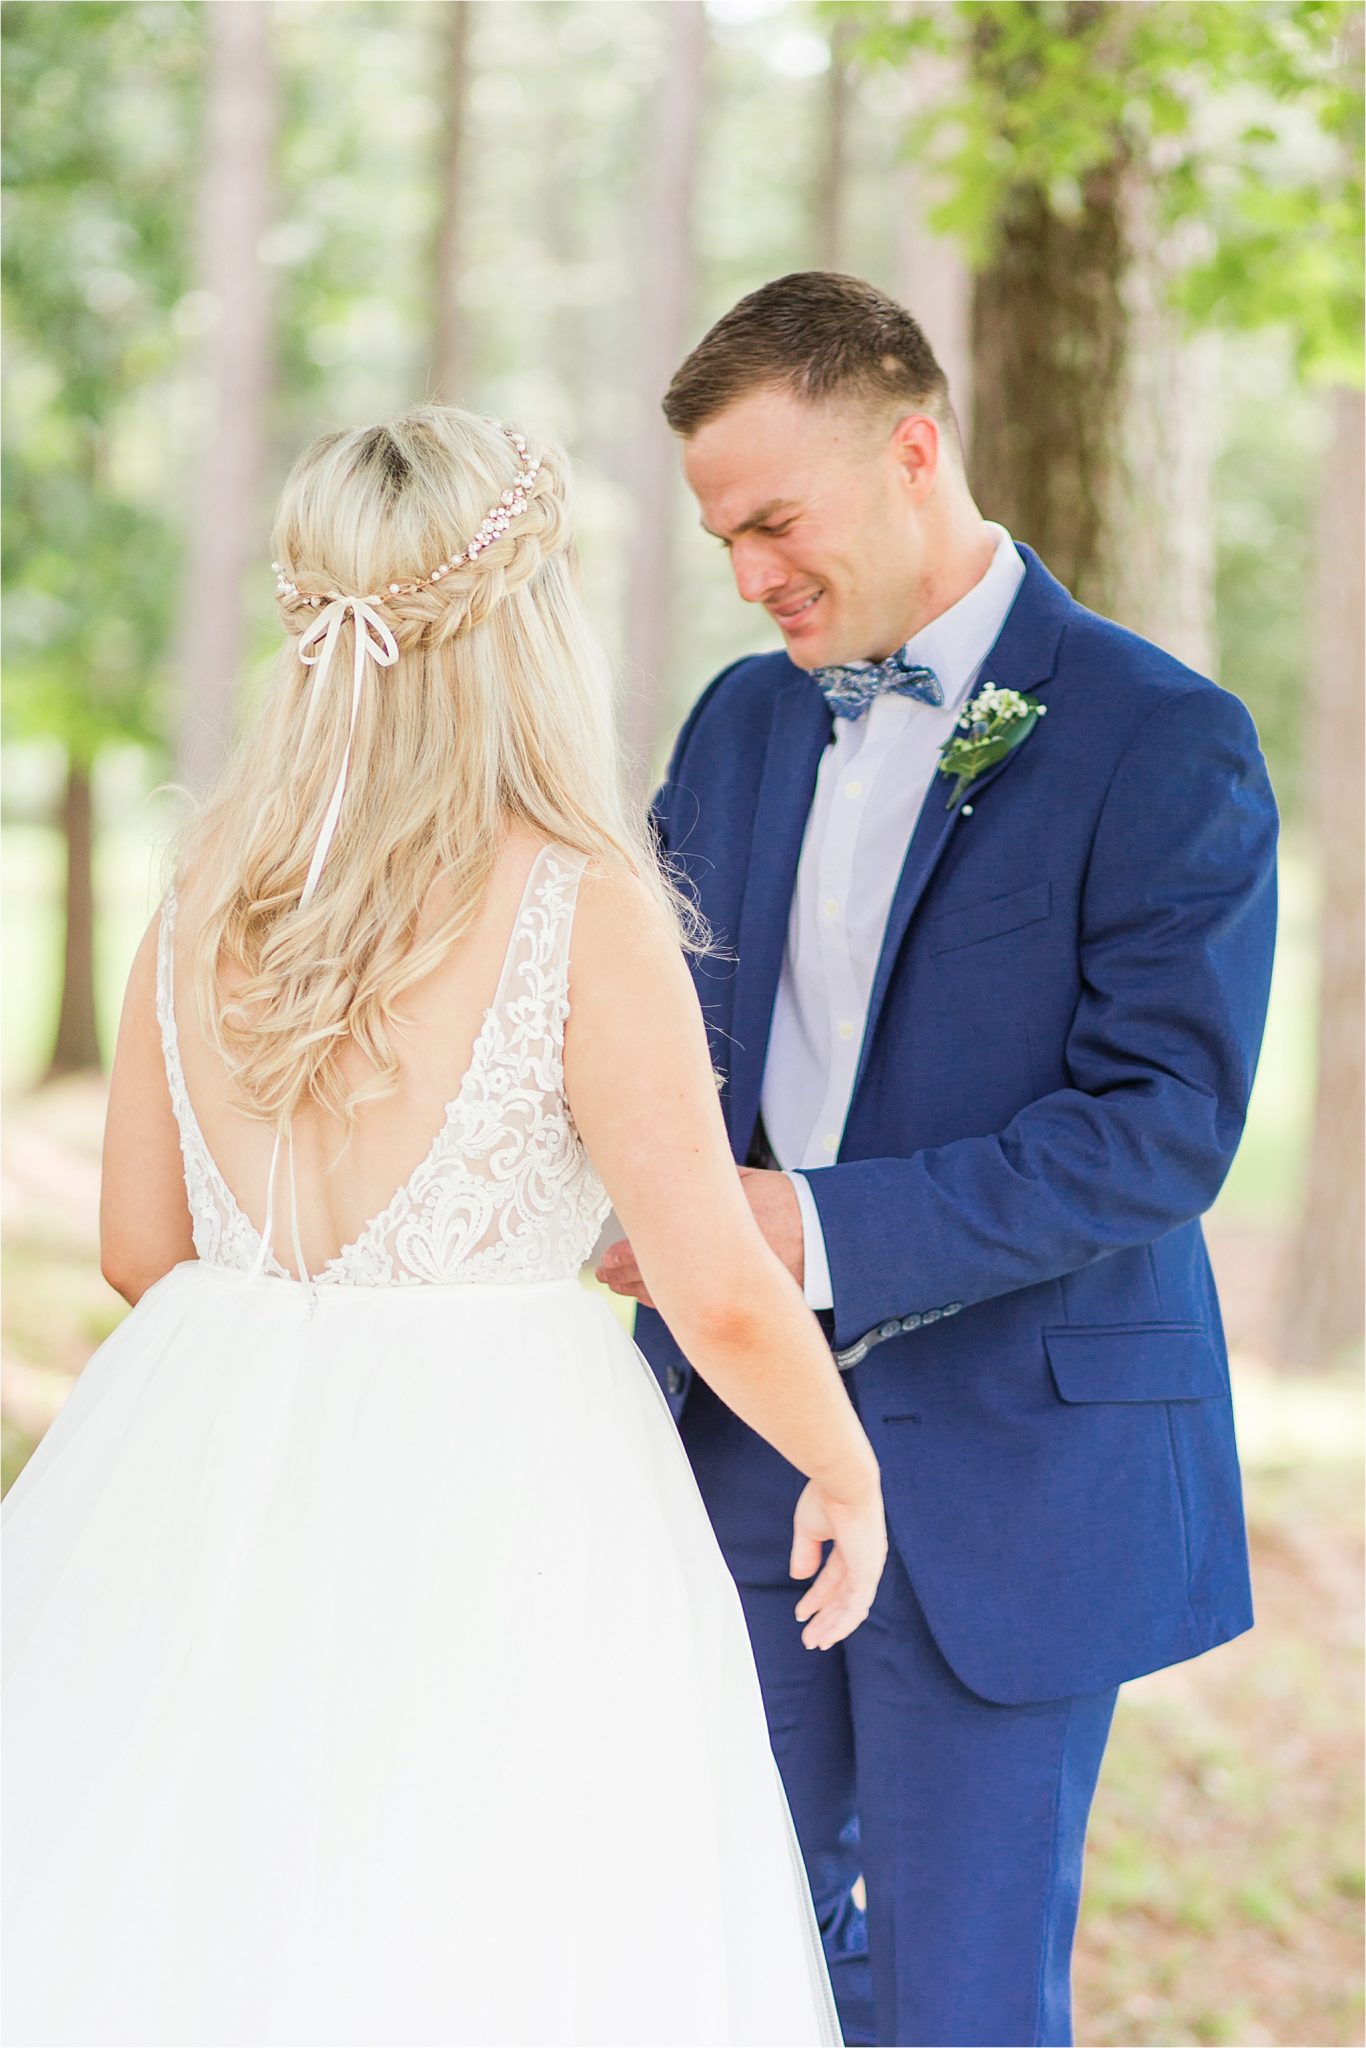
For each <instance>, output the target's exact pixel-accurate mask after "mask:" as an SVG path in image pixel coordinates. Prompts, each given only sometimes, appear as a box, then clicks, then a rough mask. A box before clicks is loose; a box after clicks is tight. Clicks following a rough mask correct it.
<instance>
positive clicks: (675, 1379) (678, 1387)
mask: <svg viewBox="0 0 1366 2048" xmlns="http://www.w3.org/2000/svg"><path fill="white" fill-rule="evenodd" d="M664 1384H665V1386H666V1387H667V1388H668V1390H669V1392H670V1393H671V1394H681V1393H682V1391H683V1375H682V1373H681V1372H680V1371H679V1369H678V1367H677V1366H676V1365H671V1366H670V1367H669V1369H668V1371H667V1372H666V1373H665V1375H664Z"/></svg>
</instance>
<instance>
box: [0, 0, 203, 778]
mask: <svg viewBox="0 0 1366 2048" xmlns="http://www.w3.org/2000/svg"><path fill="white" fill-rule="evenodd" d="M199 30H200V22H199V19H198V10H196V9H195V8H193V7H190V6H181V5H173V6H165V5H161V6H157V5H145V6H125V5H85V4H80V0H76V4H68V5H64V6H61V7H50V6H35V5H10V6H6V7H5V8H4V10H3V31H4V40H5V68H4V133H5V144H4V159H3V166H4V184H5V189H6V210H5V226H6V232H5V241H4V260H3V277H4V287H5V302H6V324H7V345H6V365H5V415H6V433H5V449H4V489H5V497H6V503H7V506H8V510H9V526H8V546H7V548H6V552H5V586H6V603H5V649H6V665H7V689H6V697H5V708H6V723H7V727H8V729H9V730H10V732H11V733H14V734H19V735H27V734H31V733H34V732H43V733H49V734H54V735H55V736H56V737H58V738H60V739H61V740H62V741H63V743H64V744H65V745H66V746H67V748H68V749H69V750H70V751H72V752H73V753H74V754H75V755H76V756H77V757H78V758H80V759H83V760H85V761H87V762H88V761H89V760H91V759H93V757H94V755H95V753H96V751H97V750H98V748H99V746H100V745H101V744H102V743H103V742H104V741H105V740H107V739H109V738H111V737H129V738H135V739H141V740H145V741H151V740H155V739H156V737H157V734H158V730H159V719H158V715H157V705H156V701H155V690H154V678H155V675H156V671H157V666H158V663H159V661H160V658H161V656H162V651H163V648H164V644H165V638H166V632H167V626H168V619H169V616H170V614H171V611H172V608H173V605H174V596H175V583H176V568H177V557H178V545H177V541H176V537H175V531H174V525H173V517H174V506H173V504H170V503H168V502H167V494H166V492H165V489H164V481H165V479H164V473H163V470H162V467H161V464H160V463H159V462H158V461H157V460H156V459H155V456H156V452H157V448H156V444H157V431H158V430H157V422H158V419H159V418H160V419H161V422H162V425H161V431H163V432H164V430H165V415H166V399H167V393H168V387H169V385H170V383H171V380H172V379H173V376H174V373H175V371H176V367H177V362H178V357H179V354H180V350H181V339H180V336H179V334H178V333H177V330H176V326H175V323H174V319H173V317H172V316H173V312H174V309H175V308H176V306H177V304H178V303H179V302H180V301H181V299H182V295H183V293H184V289H185V280H184V263H185V255H184V241H185V235H186V221H185V212H184V208H183V207H182V206H181V205H179V204H168V203H167V195H168V192H174V191H177V190H178V189H179V188H181V187H183V184H184V166H185V162H186V159H187V156H188V155H189V153H190V152H189V143H190V134H191V121H192V117H193V109H194V100H195V95H196V92H197V90H198V82H199V81H198V71H199Z"/></svg>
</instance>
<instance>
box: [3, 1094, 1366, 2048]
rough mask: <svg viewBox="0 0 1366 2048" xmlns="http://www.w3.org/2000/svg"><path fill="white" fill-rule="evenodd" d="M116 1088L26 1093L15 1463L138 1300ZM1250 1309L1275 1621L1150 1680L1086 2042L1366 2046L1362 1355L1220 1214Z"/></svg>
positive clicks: (1139, 1698) (1089, 1897)
mask: <svg viewBox="0 0 1366 2048" xmlns="http://www.w3.org/2000/svg"><path fill="white" fill-rule="evenodd" d="M102 1114H103V1091H102V1088H101V1086H100V1084H99V1083H97V1082H92V1081H71V1082H66V1083H63V1084H61V1085H60V1086H57V1087H53V1088H49V1089H45V1090H42V1091H40V1092H38V1093H36V1094H28V1095H22V1096H16V1097H14V1098H12V1099H11V1101H10V1104H9V1108H8V1114H7V1117H6V1139H5V1156H4V1224H5V1255H4V1256H5V1272H4V1279H5V1291H4V1353H3V1365H4V1371H3V1431H4V1477H5V1483H6V1485H8V1484H9V1482H10V1480H11V1479H12V1478H13V1476H14V1474H15V1472H17V1471H18V1470H19V1468H20V1467H21V1466H22V1464H23V1462H24V1460H25V1458H26V1457H27V1456H28V1453H29V1451H30V1450H31V1448H32V1446H33V1444H34V1442H35V1441H36V1439H37V1437H38V1436H39V1435H40V1434H41V1432H42V1430H43V1428H44V1427H45V1425H46V1423H47V1421H48V1420H49V1419H50V1418H51V1416H52V1415H53V1414H54V1413H55V1412H56V1409H57V1407H58V1406H59V1405H60V1403H61V1401H62V1399H63V1398H64V1396H65V1394H66V1392H67V1390H68V1388H69V1386H70V1384H71V1380H72V1377H73V1376H74V1375H75V1374H76V1373H77V1372H79V1371H80V1369H81V1367H82V1365H83V1364H84V1362H85V1360H86V1358H87V1357H88V1356H89V1354H90V1352H91V1350H92V1349H93V1348H94V1346H95V1345H96V1344H97V1343H98V1342H99V1341H100V1340H101V1339H102V1338H103V1337H105V1336H106V1335H107V1334H108V1332H109V1331H110V1330H111V1329H112V1328H113V1327H114V1325H115V1323H116V1322H117V1321H118V1320H119V1318H120V1316H121V1314H122V1313H123V1305H122V1303H121V1302H120V1301H119V1300H118V1299H117V1297H116V1296H115V1295H114V1294H113V1293H112V1291H111V1290H110V1289H109V1288H108V1287H107V1286H106V1285H105V1283H104V1281H103V1280H102V1279H101V1278H100V1274H99V1267H98V1260H97V1256H96V1240H95V1229H96V1209H97V1201H98V1188H99V1140H100V1127H101V1120H102ZM1211 1238H1212V1244H1213V1248H1214V1254H1215V1262H1216V1266H1217V1267H1218V1269H1219V1273H1220V1281H1221V1287H1222V1291H1223V1294H1224V1299H1225V1303H1226V1307H1227V1310H1228V1316H1229V1328H1230V1337H1231V1341H1232V1345H1233V1350H1234V1386H1235V1399H1236V1403H1237V1408H1238V1421H1239V1434H1240V1440H1241V1443H1242V1447H1243V1453H1244V1461H1245V1465H1246V1471H1247V1495H1248V1511H1249V1518H1250V1526H1251V1540H1252V1551H1253V1571H1254V1580H1255V1585H1256V1596H1257V1609H1258V1625H1257V1627H1256V1629H1255V1630H1253V1632H1252V1633H1251V1634H1250V1635H1248V1636H1245V1637H1244V1638H1242V1639H1241V1640H1240V1641H1239V1642H1236V1643H1233V1644H1229V1645H1228V1646H1226V1647H1225V1648H1223V1649H1221V1650H1218V1651H1216V1652H1214V1653H1213V1654H1212V1655H1210V1656H1208V1657H1204V1658H1201V1659H1199V1660H1198V1661H1197V1662H1195V1663H1192V1664H1186V1665H1181V1666H1178V1667H1177V1668H1176V1669H1175V1670H1172V1671H1166V1672H1160V1673H1158V1674H1157V1675H1156V1676H1155V1677H1152V1678H1148V1679H1144V1680H1142V1681H1140V1682H1139V1683H1138V1684H1135V1685H1131V1686H1127V1687H1126V1688H1125V1689H1124V1692H1123V1693H1122V1695H1121V1699H1120V1706H1119V1710H1118V1713H1117V1715H1116V1721H1115V1730H1114V1735H1113V1738H1112V1741H1111V1745H1110V1751H1109V1755H1108V1757H1107V1759H1106V1765H1105V1770H1104V1774H1103V1776H1102V1780H1101V1786H1100V1791H1099V1794H1098V1796H1097V1801H1096V1809H1095V1815H1094V1821H1093V1826H1092V1832H1091V1848H1090V1855H1089V1860H1088V1867H1087V1883H1086V1895H1085V1899H1084V1903H1083V1912H1082V1926H1081V1934H1080V1939H1079V1944H1078V1955H1077V1969H1076V1987H1077V2039H1078V2041H1079V2042H1081V2043H1093V2044H1097V2048H1100V2044H1111V2043H1115V2044H1119V2043H1133V2044H1143V2048H1156V2044H1161V2043H1169V2042H1205V2041H1209V2042H1232V2043H1244V2044H1248V2048H1251V2044H1253V2043H1262V2042H1284V2043H1292V2044H1299V2048H1328V2044H1337V2043H1353V2042H1359V2041H1360V2040H1361V2038H1362V2034H1361V2025H1362V2018H1361V1981H1362V1971H1361V1963H1362V1910H1361V1909H1362V1836H1361V1777H1362V1713H1361V1663H1362V1600H1361V1588H1362V1537H1363V1530H1362V1520H1363V1517H1362V1464H1361V1458H1362V1430H1361V1391H1360V1380H1359V1376H1358V1374H1357V1372H1356V1371H1355V1370H1348V1369H1342V1370H1340V1371H1337V1372H1334V1373H1324V1374H1316V1375H1308V1376H1304V1377H1300V1378H1286V1377H1284V1376H1281V1375H1278V1374H1276V1373H1275V1372H1273V1371H1272V1370H1271V1368H1270V1366H1269V1365H1268V1364H1267V1363H1266V1362H1265V1360H1264V1357H1263V1356H1262V1355H1261V1354H1262V1353H1263V1352H1264V1351H1265V1349H1266V1345H1265V1343H1264V1341H1263V1340H1264V1336H1265V1332H1266V1330H1267V1329H1268V1328H1269V1327H1270V1319H1271V1312H1272V1304H1273V1302H1274V1298H1275V1286H1276V1279H1277V1271H1278V1256H1279V1239H1278V1238H1277V1236H1276V1234H1275V1232H1274V1231H1271V1230H1268V1229H1265V1228H1262V1227H1259V1226H1257V1225H1239V1226H1237V1227H1234V1226H1232V1225H1230V1226H1227V1227H1221V1226H1220V1225H1219V1224H1218V1222H1217V1219H1216V1224H1215V1227H1214V1228H1213V1230H1212V1232H1211Z"/></svg>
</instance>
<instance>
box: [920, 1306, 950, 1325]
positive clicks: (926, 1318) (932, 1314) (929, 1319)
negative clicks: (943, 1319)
mask: <svg viewBox="0 0 1366 2048" xmlns="http://www.w3.org/2000/svg"><path fill="white" fill-rule="evenodd" d="M943 1313H944V1311H943V1309H942V1308H927V1309H926V1310H925V1312H924V1314H923V1315H922V1316H921V1318H920V1321H921V1323H922V1325H923V1324H925V1323H937V1322H938V1321H939V1318H940V1316H942V1315H943Z"/></svg>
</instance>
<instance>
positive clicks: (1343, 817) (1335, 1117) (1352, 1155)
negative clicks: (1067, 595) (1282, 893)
mask: <svg viewBox="0 0 1366 2048" xmlns="http://www.w3.org/2000/svg"><path fill="white" fill-rule="evenodd" d="M1330 402H1331V406H1332V418H1333V439H1332V445H1331V447H1330V448H1329V451H1328V454H1327V458H1326V465H1325V473H1324V480H1323V491H1322V497H1321V500H1320V517H1319V535H1318V560H1319V592H1318V605H1317V614H1318V619H1319V631H1318V646H1317V647H1316V648H1315V650H1314V655H1315V663H1314V667H1315V673H1314V700H1313V754H1312V760H1313V774H1312V780H1311V783H1310V792H1309V806H1308V809H1309V818H1310V822H1311V825H1312V829H1313V832H1314V836H1315V839H1316V841H1317V845H1318V851H1319V857H1320V870H1321V875H1322V902H1321V907H1320V923H1319V960H1320V970H1319V1025H1318V1082H1317V1088H1316V1093H1315V1102H1314V1122H1313V1135H1312V1139H1311V1143H1310V1153H1309V1174H1308V1180H1307V1183H1306V1186H1305V1193H1304V1204H1303V1209H1302V1211H1301V1215H1300V1220H1299V1228H1298V1230H1297V1233H1296V1241H1295V1246H1294V1251H1293V1254H1292V1257H1291V1260H1290V1267H1289V1277H1288V1284H1287V1289H1286V1298H1285V1303H1284V1308H1283V1312H1282V1317H1281V1344H1280V1350H1281V1356H1282V1359H1283V1361H1284V1362H1285V1363H1286V1364H1287V1365H1289V1366H1292V1367H1301V1368H1304V1367H1316V1366H1329V1365H1332V1364H1334V1363H1335V1362H1337V1361H1338V1360H1339V1359H1340V1357H1341V1355H1342V1353H1343V1352H1344V1351H1345V1350H1346V1349H1347V1348H1348V1347H1349V1346H1351V1345H1354V1344H1357V1343H1359V1342H1360V1340H1361V1334H1362V1265H1363V1258H1362V1245H1363V1239H1366V1205H1364V1204H1363V1197H1362V1164H1363V1162H1362V1122H1363V1111H1364V1110H1366V1104H1363V1095H1362V1064H1361V1047H1362V1039H1363V1034H1366V994H1364V993H1363V984H1364V983H1366V949H1364V948H1363V932H1364V931H1366V900H1364V896H1366V892H1364V891H1363V885H1362V860H1361V819H1362V805H1363V795H1362V775H1361V764H1362V753H1363V747H1366V717H1364V716H1363V706H1366V656H1364V655H1363V633H1362V614H1363V609H1366V578H1364V577H1363V571H1362V563H1363V556H1364V555H1366V522H1363V517H1362V501H1363V493H1366V464H1364V463H1363V456H1362V448H1363V435H1366V409H1364V408H1363V403H1362V394H1361V393H1360V392H1359V391H1347V390H1338V391H1335V392H1334V393H1333V394H1332V397H1331V401H1330Z"/></svg>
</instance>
